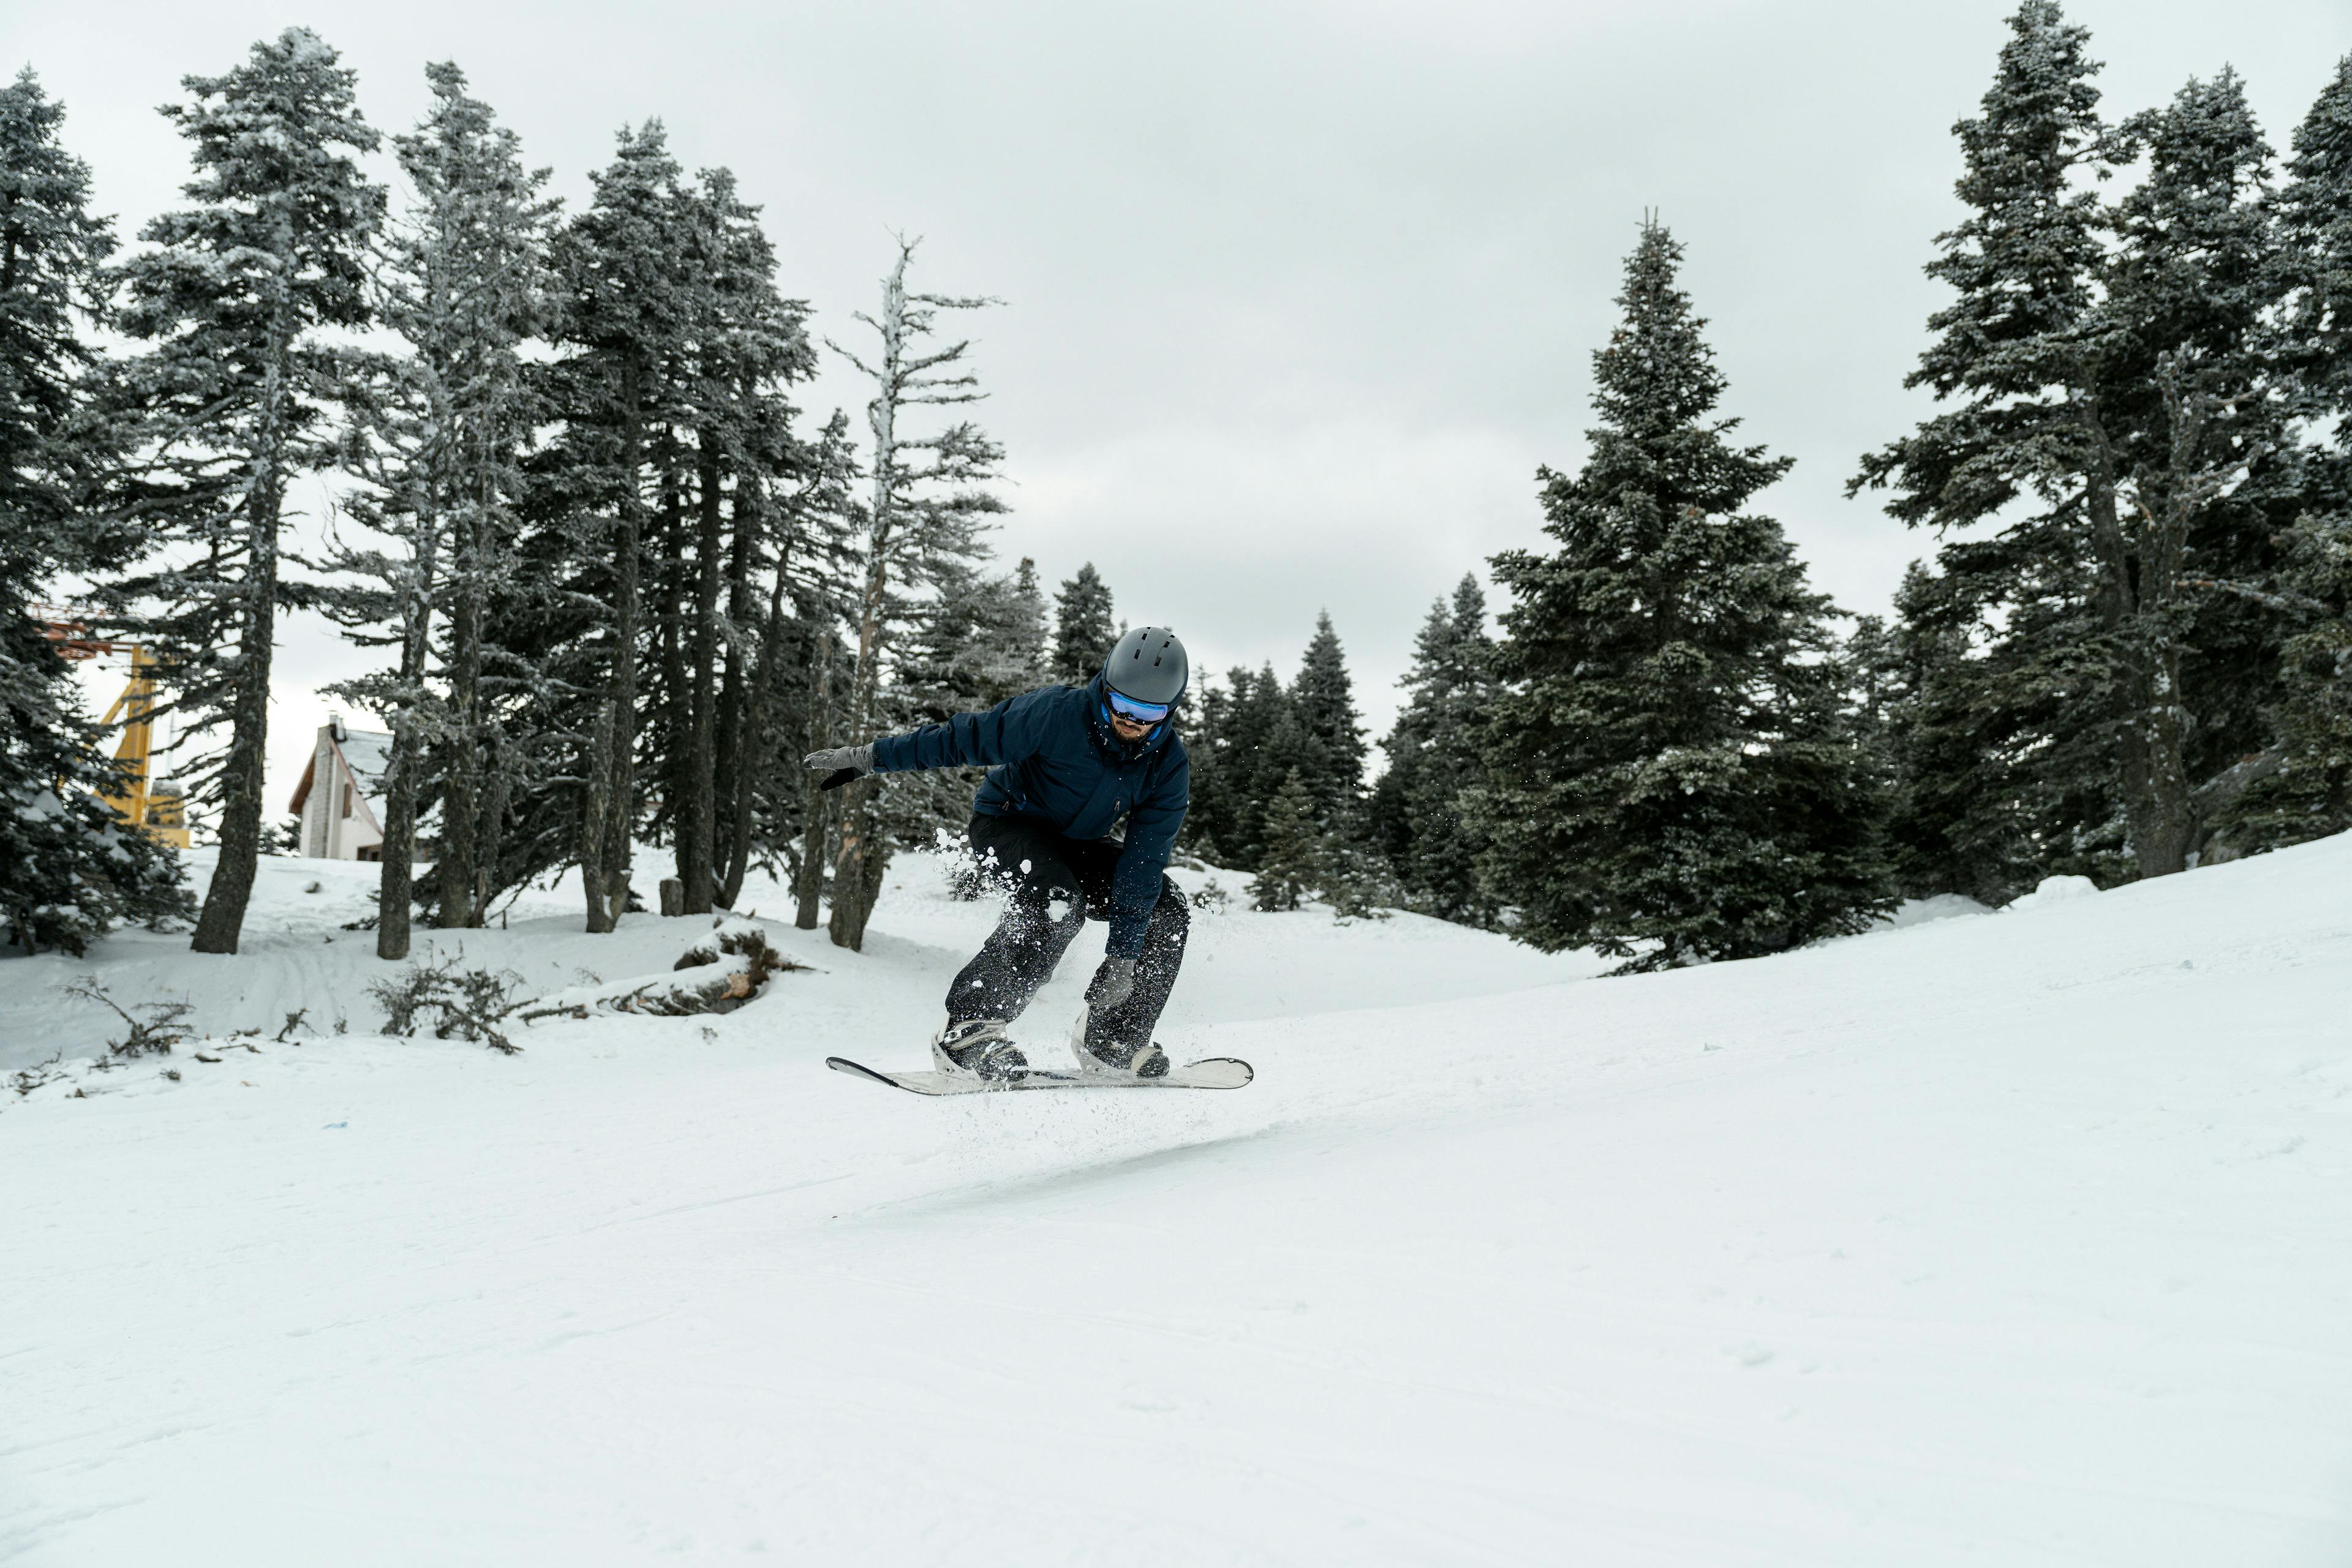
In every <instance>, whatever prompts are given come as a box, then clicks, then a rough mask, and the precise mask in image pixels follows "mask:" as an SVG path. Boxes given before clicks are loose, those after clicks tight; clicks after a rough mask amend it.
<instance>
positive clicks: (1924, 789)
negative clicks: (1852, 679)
mask: <svg viewBox="0 0 2352 1568" xmlns="http://www.w3.org/2000/svg"><path fill="white" fill-rule="evenodd" d="M1953 588H1954V584H1953V583H1952V582H1951V581H1950V580H1949V579H1947V578H1943V577H1939V576H1937V574H1934V573H1932V572H1930V571H1928V570H1927V568H1926V567H1925V566H1924V565H1922V564H1921V563H1918V562H1916V561H1915V562H1913V563H1911V565H1910V567H1909V568H1908V569H1907V570H1906V572H1905V573H1904V575H1903V582H1902V585H1901V586H1900V587H1898V588H1897V589H1896V590H1895V619H1894V621H1893V623H1892V624H1891V625H1884V626H1882V625H1880V624H1879V623H1878V622H1877V620H1876V618H1875V617H1874V616H1865V617H1864V618H1863V623H1862V625H1861V626H1858V627H1857V629H1856V631H1855V634H1854V636H1853V638H1852V639H1851V640H1850V642H1849V644H1848V648H1847V656H1848V658H1849V659H1850V660H1851V661H1852V663H1853V666H1854V667H1855V675H1856V685H1857V686H1858V688H1859V689H1860V693H1861V701H1860V709H1861V711H1860V714H1859V717H1860V721H1861V725H1862V728H1863V731H1864V735H1865V737H1866V742H1867V744H1868V746H1869V748H1870V750H1871V752H1873V754H1874V768H1875V771H1876V772H1877V773H1879V775H1880V776H1881V777H1882V778H1883V779H1884V780H1885V784H1886V788H1887V792H1888V813H1887V826H1886V853H1887V858H1888V863H1889V865H1890V867H1891V868H1892V870H1893V873H1894V878H1895V890H1896V891H1897V892H1898V893H1899V894H1901V895H1902V896H1903V897H1905V898H1915V899H1924V898H1929V897H1933V896H1934V895H1936V894H1938V893H1961V894H1965V895H1967V896H1968V897H1970V898H1973V899H1976V900H1979V901H1980V902H1983V903H1986V904H1990V905H1996V906H1998V905H2000V904H2005V903H2007V902H2009V901H2010V900H2011V899H2014V898H2016V897H2017V896H2018V895H2020V894H2021V893H2023V892H2026V891H2028V890H2029V889H2032V886H2033V883H2034V880H2035V879H2036V878H2037V876H2038V875H2039V870H2038V867H2039V861H2038V859H2037V851H2036V849H2035V847H2034V844H2033V842H2032V836H2031V834H2030V832H2029V831H2028V826H2029V825H2030V824H2031V823H2032V821H2033V820H2034V816H2035V814H2034V812H2033V810H2032V805H2031V804H2030V803H2029V802H2028V801H2027V800H2025V799H2023V798H2021V795H2020V790H2021V786H2022V783H2023V780H2024V774H2023V773H2022V772H2021V769H2020V768H2019V767H2018V766H2017V763H2016V756H2017V752H2018V738H2017V735H2016V733H2015V732H2014V730H2013V728H2011V724H2012V721H2013V719H2014V715H2013V714H2012V713H2011V712H2009V711H2008V710H2003V709H2002V708H2000V706H1998V705H1997V704H1992V703H1989V702H1984V701H1980V700H1979V696H1980V694H1981V690H1982V687H1983V685H1984V683H1985V680H1986V672H1985V668H1984V667H1983V663H1982V661H1981V660H1980V659H1979V655H1978V652H1977V645H1978V643H1979V640H1980V636H1979V634H1980V632H1981V625H1980V617H1979V614H1978V611H1977V608H1976V607H1975V606H1972V605H1969V604H1968V603H1967V602H1966V601H1965V600H1964V599H1962V598H1960V597H1959V596H1958V595H1956V594H1955V593H1954V592H1953Z"/></svg>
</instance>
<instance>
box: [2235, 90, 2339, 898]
mask: <svg viewBox="0 0 2352 1568" xmlns="http://www.w3.org/2000/svg"><path fill="white" fill-rule="evenodd" d="M2293 147H2294V151H2293V154H2292V155H2291V156H2290V157H2289V158H2288V160H2287V164H2286V179H2285V182H2284V184H2283V185H2282V186H2281V187H2280V190H2279V193H2278V197H2277V201H2276V204H2275V212H2276V215H2277V218H2278V224H2279V236H2278V237H2279V256H2280V272H2281V275H2282V280H2283V283H2284V288H2285V299H2284V309H2283V310H2281V311H2280V312H2279V317H2278V321H2277V327H2276V331H2275V333H2274V341H2273V354H2274V356H2275V359H2276V361H2277V363H2280V364H2282V365H2283V366H2284V368H2285V370H2286V373H2287V383H2286V392H2287V394H2288V397H2289V400H2290V405H2291V407H2292V409H2293V411H2294V414H2295V416H2297V417H2299V418H2300V419H2302V420H2304V421H2305V422H2307V425H2308V426H2309V427H2310V428H2311V429H2312V430H2314V431H2315V433H2316V437H2317V440H2318V442H2319V445H2318V446H2317V447H2316V448H2315V449H2312V450H2308V451H2306V452H2305V453H2303V454H2301V456H2302V458H2303V465H2302V468H2303V475H2304V486H2303V495H2302V498H2301V499H2302V503H2303V508H2304V510H2303V511H2302V514H2301V515H2300V516H2299V517H2298V518H2297V519H2296V521H2294V525H2293V526H2292V527H2291V528H2289V529H2288V530H2287V531H2286V532H2285V534H2284V541H2283V545H2284V559H2283V560H2282V561H2281V563H2280V565H2279V571H2278V573H2277V574H2276V579H2275V581H2276V583H2277V585H2278V588H2279V590H2280V592H2279V594H2278V595H2277V597H2276V601H2275V605H2274V607H2275V608H2276V609H2277V611H2278V612H2279V613H2280V614H2281V615H2282V616H2283V617H2285V618H2288V619H2289V620H2290V621H2291V623H2292V626H2293V631H2292V634H2291V635H2290V637H2289V638H2288V640H2287V642H2286V643H2285V645H2284V647H2283V649H2282V650H2281V658H2280V667H2279V680H2278V685H2277V688H2276V689H2275V691H2274V693H2273V702H2272V708H2271V713H2270V718H2271V722H2272V726H2273V745H2272V746H2271V747H2270V748H2269V749H2268V750H2267V751H2266V752H2263V753H2261V754H2260V755H2258V756H2256V757H2254V758H2252V759H2251V760H2250V761H2248V762H2247V763H2243V764H2242V766H2241V768H2240V769H2238V770H2232V771H2233V773H2236V774H2237V776H2235V777H2232V776H2231V774H2230V773H2224V774H2222V775H2220V777H2218V778H2217V779H2216V780H2215V781H2214V782H2213V784H2209V785H2208V786H2207V792H2208V793H2209V794H2211V795H2216V796H2219V797H2220V799H2219V800H2218V801H2217V805H2218V815H2219V817H2220V823H2221V832H2222V834H2223V835H2224V838H2225V842H2224V844H2222V845H2220V846H2216V848H2219V849H2222V850H2223V851H2224V852H2235V853H2242V852H2245V851H2247V850H2258V849H2265V848H2272V847H2279V846H2283V845H2288V844H2298V843H2302V842H2304V841H2305V840H2307V839H2311V838H2317V837H2323V836H2325V835H2327V834H2332V833H2341V832H2344V831H2345V830H2347V828H2352V56H2347V57H2346V58H2344V59H2342V60H2340V61H2338V62H2337V64H2336V74H2335V76H2334V77H2333V78H2332V79H2330V80H2329V81H2328V83H2327V85H2326V87H2325V88H2324V89H2321V92H2320V95H2319V98H2318V100H2317V101H2316V102H2315V103H2314V104H2313V105H2312V108H2311V111H2310V113H2309V114H2307V115H2306V116H2305V118H2304V121H2303V123H2302V124H2301V125H2300V126H2298V127H2297V128H2296V130H2295V132H2294V142H2293Z"/></svg>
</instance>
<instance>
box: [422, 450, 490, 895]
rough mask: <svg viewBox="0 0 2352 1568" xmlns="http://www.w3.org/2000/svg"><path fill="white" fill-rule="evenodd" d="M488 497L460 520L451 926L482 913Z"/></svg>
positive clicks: (446, 807)
mask: <svg viewBox="0 0 2352 1568" xmlns="http://www.w3.org/2000/svg"><path fill="white" fill-rule="evenodd" d="M488 515H489V514H488V498H487V497H484V496H480V495H478V496H477V497H476V500H475V504H474V506H473V507H472V508H471V509H469V511H468V513H467V516H465V517H464V518H463V519H462V520H461V521H459V523H458V528H459V530H460V533H459V537H458V540H457V598H456V602H455V603H454V604H452V605H450V613H449V730H450V739H449V744H448V754H447V756H446V760H445V762H444V765H443V766H442V768H441V779H442V785H441V844H440V849H439V853H438V854H436V856H435V857H434V858H435V862H436V864H435V866H434V873H435V877H436V880H437V881H438V883H439V889H438V894H437V897H436V900H435V901H436V904H437V905H438V909H437V910H436V915H435V919H436V921H437V922H438V923H439V924H440V926H441V928H442V929H443V930H444V931H452V930H457V929H461V928H464V927H467V926H471V925H475V924H478V923H479V921H480V920H481V909H480V894H479V885H480V881H481V874H480V867H479V864H478V855H479V853H480V847H479V844H478V840H477V837H476V833H475V825H476V817H477V814H478V812H479V811H480V809H481V795H482V722H481V703H482V576H483V574H484V573H485V572H487V571H488V564H489V563H488V560H487V556H488V551H486V550H485V549H484V548H483V546H484V540H483V538H482V534H483V531H484V529H485V527H486V525H487V521H488Z"/></svg>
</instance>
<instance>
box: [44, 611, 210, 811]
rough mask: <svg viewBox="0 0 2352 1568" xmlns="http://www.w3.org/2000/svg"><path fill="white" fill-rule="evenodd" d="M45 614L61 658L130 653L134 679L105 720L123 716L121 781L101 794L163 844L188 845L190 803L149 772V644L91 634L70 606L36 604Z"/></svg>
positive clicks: (119, 747)
mask: <svg viewBox="0 0 2352 1568" xmlns="http://www.w3.org/2000/svg"><path fill="white" fill-rule="evenodd" d="M35 614H36V615H37V616H42V617H43V619H42V622H41V630H42V631H43V632H44V633H45V634H46V635H47V637H48V639H49V640H50V641H51V642H52V643H55V644H56V645H57V649H58V655H59V657H61V658H69V659H75V660H79V659H85V658H97V657H98V656H99V655H100V654H104V653H127V654H129V655H130V656H131V681H130V684H129V685H127V686H125V687H124V688H123V689H122V695H121V696H120V697H118V698H116V699H115V700H114V706H112V707H111V708H109V709H108V710H106V717H105V718H103V719H101V720H100V721H99V722H100V723H101V724H111V723H113V722H114V721H115V718H116V716H117V715H121V719H122V740H121V743H120V744H119V745H117V746H116V747H115V748H114V760H115V761H116V762H118V763H121V764H122V784H121V790H120V792H119V793H117V794H113V795H100V797H99V798H100V799H101V800H103V801H105V802H106V804H107V805H110V806H111V807H113V808H114V814H115V815H116V816H120V817H121V818H122V820H123V821H125V822H127V823H129V824H131V826H133V827H136V828H138V829H139V830H140V831H141V832H142V833H145V834H146V835H147V836H148V837H150V838H152V839H155V840H156V841H157V842H159V843H163V844H169V845H171V846H172V847H173V848H175V849H185V848H186V847H188V811H187V802H186V801H185V800H184V798H183V797H182V796H181V794H180V792H179V791H178V790H177V789H174V788H173V786H172V785H171V784H170V783H168V782H158V781H155V780H153V779H152V778H151V777H150V770H149V757H150V752H152V749H153V746H154V741H155V721H154V719H153V717H152V715H153V713H154V710H155V659H154V657H153V656H152V655H151V654H150V653H149V652H148V651H147V649H146V647H145V646H144V645H142V644H140V643H135V642H123V641H121V640H119V639H116V638H112V637H92V636H90V635H89V627H88V626H84V625H83V624H81V623H80V622H79V621H78V620H76V619H74V617H73V616H72V614H71V613H70V612H68V611H65V610H58V609H37V610H36V611H35Z"/></svg>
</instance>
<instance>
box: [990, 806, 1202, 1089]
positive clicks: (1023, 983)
mask: <svg viewBox="0 0 2352 1568" xmlns="http://www.w3.org/2000/svg"><path fill="white" fill-rule="evenodd" d="M968 832H969V834H970V836H971V848H972V853H973V854H975V855H977V856H979V857H980V859H981V863H982V866H983V867H987V866H989V865H990V862H991V861H993V862H994V864H993V867H992V872H991V874H992V876H993V877H995V878H997V879H1001V880H1002V882H1003V884H1005V885H1008V886H1009V887H1010V889H1011V897H1010V900H1009V901H1008V902H1007V903H1006V905H1005V909H1004V918H1003V919H1002V920H1000V921H997V922H996V930H995V931H993V932H992V933H990V936H989V939H988V941H987V942H984V943H982V946H981V950H980V952H978V953H976V954H975V955H974V956H973V958H972V961H971V963H967V964H965V965H964V966H963V972H962V973H960V974H958V975H957V976H956V977H955V983H954V984H952V985H950V986H949V987H948V1022H950V1024H961V1023H964V1022H967V1021H968V1020H971V1019H973V1018H999V1019H1003V1020H1004V1021H1005V1022H1008V1023H1009V1022H1011V1021H1012V1020H1013V1019H1014V1018H1017V1017H1019V1016H1021V1012H1022V1009H1023V1008H1024V1007H1026V1006H1028V1005H1029V1003H1030V1001H1031V999H1032V998H1034V996H1035V995H1036V994H1037V988H1038V987H1039V986H1041V985H1043V984H1045V982H1046V981H1048V980H1050V979H1052V978H1053V976H1054V966H1055V964H1057V963H1061V961H1062V954H1063V953H1064V952H1067V951H1068V949H1069V946H1070V943H1071V942H1074V941H1076V939H1077V934H1078V931H1079V929H1080V928H1081V927H1083V926H1084V925H1085V924H1086V923H1087V916H1088V915H1092V916H1093V917H1094V918H1095V919H1097V920H1100V921H1107V920H1108V919H1109V918H1110V911H1111V905H1110V880H1111V872H1112V871H1113V869H1115V868H1117V867H1118V857H1119V845H1118V843H1117V842H1115V841H1114V840H1111V839H1108V838H1105V839H1097V840H1094V841H1091V842H1088V841H1085V840H1080V839H1076V838H1065V837H1062V836H1061V835H1060V834H1058V833H1056V832H1055V831H1054V830H1053V828H1051V827H1050V826H1046V825H1045V823H1042V822H1039V821H1037V820H1036V819H1035V818H1034V817H1024V816H974V817H973V818H972V819H971V827H970V829H968ZM1191 929H1192V910H1190V909H1189V908H1188V907H1187V906H1186V904H1185V902H1184V895H1183V894H1182V893H1181V892H1180V891H1178V889H1177V887H1176V884H1175V882H1174V881H1173V880H1171V879H1169V878H1167V877H1164V876H1163V877H1161V878H1160V901H1159V902H1158V903H1157V904H1154V905H1153V906H1152V909H1151V923H1150V925H1148V926H1146V927H1145V928H1144V933H1143V956H1142V957H1140V958H1139V959H1138V960H1136V964H1135V989H1134V991H1133V992H1132V993H1130V994H1129V996H1128V999H1127V1000H1126V1001H1124V1002H1122V1003H1120V1004H1119V1005H1118V1006H1116V1007H1110V1008H1106V1009H1103V1010H1101V1011H1098V1012H1094V1013H1091V1014H1089V1015H1088V1016H1087V1044H1088V1045H1090V1046H1095V1047H1108V1048H1110V1049H1112V1050H1115V1051H1118V1052H1125V1051H1128V1050H1130V1049H1135V1048H1139V1047H1143V1046H1145V1045H1148V1044H1150V1040H1151V1028H1152V1026H1153V1025H1155V1024H1157V1023H1158V1022H1159V1021H1160V1009H1161V1008H1162V1007H1165V1006H1166V1005H1168V993H1169V992H1170V991H1171V990H1172V989H1173V988H1174V986H1175V984H1176V971H1177V969H1178V968H1179V967H1180V966H1181V964H1182V963H1183V962H1184V938H1185V935H1186V933H1187V932H1188V931H1190V930H1191Z"/></svg>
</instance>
